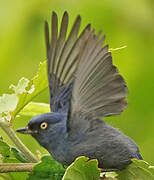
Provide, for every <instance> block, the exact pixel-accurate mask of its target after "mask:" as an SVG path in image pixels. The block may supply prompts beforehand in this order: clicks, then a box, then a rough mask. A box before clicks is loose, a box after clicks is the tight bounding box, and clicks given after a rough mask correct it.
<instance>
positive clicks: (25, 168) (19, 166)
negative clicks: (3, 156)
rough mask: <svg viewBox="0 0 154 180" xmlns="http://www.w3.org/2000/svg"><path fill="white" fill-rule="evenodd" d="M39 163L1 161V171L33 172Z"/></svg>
mask: <svg viewBox="0 0 154 180" xmlns="http://www.w3.org/2000/svg"><path fill="white" fill-rule="evenodd" d="M36 164H37V163H0V173H7V172H31V171H32V170H33V166H34V165H36Z"/></svg>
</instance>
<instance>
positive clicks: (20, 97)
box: [0, 62, 48, 124]
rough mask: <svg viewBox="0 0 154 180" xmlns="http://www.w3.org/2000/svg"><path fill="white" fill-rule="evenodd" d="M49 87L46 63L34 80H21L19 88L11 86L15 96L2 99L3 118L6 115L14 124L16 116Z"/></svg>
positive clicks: (1, 112) (0, 107)
mask: <svg viewBox="0 0 154 180" xmlns="http://www.w3.org/2000/svg"><path fill="white" fill-rule="evenodd" d="M47 86H48V83H47V74H46V62H44V63H40V67H39V71H38V73H37V75H36V76H35V77H34V78H32V80H28V79H26V78H21V79H20V80H19V82H18V84H17V86H14V85H11V86H10V88H11V89H12V90H13V94H4V95H3V96H2V97H0V114H1V117H2V116H4V115H5V117H7V120H8V121H10V124H12V121H13V119H14V118H15V117H16V115H17V114H18V113H19V112H20V111H21V110H22V109H23V108H24V107H25V106H26V105H27V104H28V103H29V102H30V101H32V99H33V98H35V96H37V95H38V94H40V93H41V92H42V91H43V90H45V89H46V88H47Z"/></svg>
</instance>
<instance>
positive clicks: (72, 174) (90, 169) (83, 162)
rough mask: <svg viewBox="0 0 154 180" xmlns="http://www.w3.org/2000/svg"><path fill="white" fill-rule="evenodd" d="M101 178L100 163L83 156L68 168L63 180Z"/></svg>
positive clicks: (92, 179)
mask: <svg viewBox="0 0 154 180" xmlns="http://www.w3.org/2000/svg"><path fill="white" fill-rule="evenodd" d="M99 176H100V170H99V169H98V161H97V160H89V158H87V157H84V156H81V157H79V158H77V159H76V160H75V161H74V162H73V163H72V164H71V165H70V166H69V167H68V168H67V170H66V172H65V175H64V177H63V179H62V180H71V179H72V180H99Z"/></svg>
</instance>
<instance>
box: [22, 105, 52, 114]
mask: <svg viewBox="0 0 154 180" xmlns="http://www.w3.org/2000/svg"><path fill="white" fill-rule="evenodd" d="M47 112H50V105H49V104H46V103H37V102H30V103H29V104H27V105H26V106H25V107H24V108H23V109H22V110H21V111H20V112H19V114H20V115H24V116H35V115H37V114H41V113H47Z"/></svg>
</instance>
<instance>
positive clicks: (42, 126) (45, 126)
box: [40, 122, 48, 130]
mask: <svg viewBox="0 0 154 180" xmlns="http://www.w3.org/2000/svg"><path fill="white" fill-rule="evenodd" d="M40 127H41V129H43V130H45V129H46V128H47V127H48V123H46V122H43V123H41V125H40Z"/></svg>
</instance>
